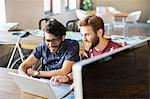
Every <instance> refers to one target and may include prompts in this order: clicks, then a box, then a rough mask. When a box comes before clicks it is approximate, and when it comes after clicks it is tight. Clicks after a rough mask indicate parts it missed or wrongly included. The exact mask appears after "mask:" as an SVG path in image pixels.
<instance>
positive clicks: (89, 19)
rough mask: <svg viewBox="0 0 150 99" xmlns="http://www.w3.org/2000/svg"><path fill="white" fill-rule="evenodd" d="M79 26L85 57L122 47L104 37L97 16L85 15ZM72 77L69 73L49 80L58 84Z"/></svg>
mask: <svg viewBox="0 0 150 99" xmlns="http://www.w3.org/2000/svg"><path fill="white" fill-rule="evenodd" d="M79 26H80V32H81V34H82V41H83V43H84V47H85V51H86V58H91V57H95V56H97V55H101V54H103V53H106V52H109V51H113V50H115V49H117V48H120V47H122V46H121V45H120V44H118V43H115V42H113V41H112V40H111V39H106V38H105V37H104V32H105V30H104V22H103V19H102V18H100V17H98V16H95V15H89V16H86V17H85V18H83V19H82V20H81V21H79ZM72 79H73V77H72V73H69V74H68V75H66V76H65V75H64V76H53V77H52V78H51V82H52V83H54V84H59V83H66V82H69V81H70V80H72ZM72 86H74V85H72Z"/></svg>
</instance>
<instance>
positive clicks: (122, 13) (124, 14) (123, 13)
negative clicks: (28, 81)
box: [112, 12, 128, 17]
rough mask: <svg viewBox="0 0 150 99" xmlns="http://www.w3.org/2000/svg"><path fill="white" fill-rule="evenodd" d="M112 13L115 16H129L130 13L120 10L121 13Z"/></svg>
mask: <svg viewBox="0 0 150 99" xmlns="http://www.w3.org/2000/svg"><path fill="white" fill-rule="evenodd" d="M112 15H113V16H115V17H127V16H128V13H126V12H120V13H113V14H112Z"/></svg>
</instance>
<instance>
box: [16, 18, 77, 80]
mask: <svg viewBox="0 0 150 99" xmlns="http://www.w3.org/2000/svg"><path fill="white" fill-rule="evenodd" d="M66 31H67V29H66V28H65V27H64V26H63V25H62V24H61V23H60V22H58V21H57V20H56V19H53V18H49V19H48V21H47V23H46V27H45V29H44V38H43V41H42V42H41V43H40V44H39V45H38V46H37V47H36V48H35V49H34V50H33V52H32V53H31V55H30V56H29V57H28V58H27V59H26V60H25V61H24V62H23V63H22V64H21V65H20V66H19V68H18V72H19V74H23V75H28V76H32V77H47V78H50V77H52V76H56V75H67V74H68V73H69V72H71V69H72V65H73V64H74V63H75V62H77V61H79V59H80V57H79V44H78V42H77V41H75V40H71V39H65V35H66ZM40 60H41V63H42V67H41V69H40V70H36V69H34V68H33V67H34V66H33V65H34V64H35V63H37V62H38V61H40Z"/></svg>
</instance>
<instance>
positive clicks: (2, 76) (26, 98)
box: [0, 67, 43, 99]
mask: <svg viewBox="0 0 150 99" xmlns="http://www.w3.org/2000/svg"><path fill="white" fill-rule="evenodd" d="M9 71H13V72H17V70H10V69H6V68H2V67H0V99H43V98H42V97H38V96H35V95H32V94H28V93H24V92H22V91H21V90H20V89H19V88H18V86H17V85H16V83H15V82H13V80H12V79H11V77H10V76H9V74H8V72H9Z"/></svg>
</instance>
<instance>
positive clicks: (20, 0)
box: [6, 0, 44, 29]
mask: <svg viewBox="0 0 150 99" xmlns="http://www.w3.org/2000/svg"><path fill="white" fill-rule="evenodd" d="M41 18H44V1H43V0H6V21H7V22H18V23H19V24H20V26H21V28H23V29H35V28H38V22H39V20H40V19H41Z"/></svg>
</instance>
